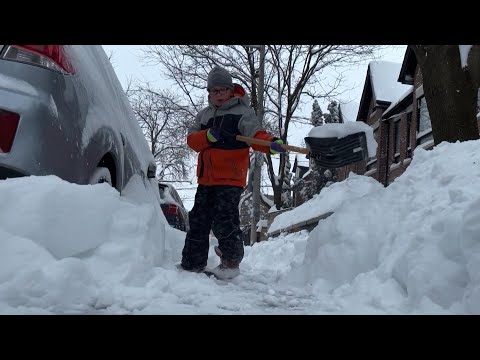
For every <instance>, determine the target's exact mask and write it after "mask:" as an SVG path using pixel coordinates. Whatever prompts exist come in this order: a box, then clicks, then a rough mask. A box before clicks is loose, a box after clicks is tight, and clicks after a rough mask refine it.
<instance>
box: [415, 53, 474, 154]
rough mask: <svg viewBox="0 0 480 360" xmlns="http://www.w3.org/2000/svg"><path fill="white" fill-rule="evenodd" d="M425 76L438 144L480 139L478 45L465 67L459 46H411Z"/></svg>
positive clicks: (426, 96) (430, 113) (429, 110)
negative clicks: (479, 130)
mask: <svg viewBox="0 0 480 360" xmlns="http://www.w3.org/2000/svg"><path fill="white" fill-rule="evenodd" d="M410 46H411V47H412V49H413V51H414V53H415V56H416V58H417V61H418V65H419V67H420V70H421V72H422V76H423V90H424V93H425V99H426V101H427V107H428V112H429V115H430V120H431V123H432V134H433V139H434V142H435V145H437V144H439V143H441V142H442V141H447V142H456V141H457V140H459V141H465V140H475V139H478V138H479V133H478V125H477V120H476V115H477V99H478V84H479V74H478V68H479V67H480V56H479V54H478V53H479V51H480V50H479V49H478V45H475V46H474V49H472V50H471V52H472V55H471V56H469V58H468V66H466V67H462V65H461V59H460V51H459V46H458V45H410Z"/></svg>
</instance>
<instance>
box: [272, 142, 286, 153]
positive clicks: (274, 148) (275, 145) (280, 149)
mask: <svg viewBox="0 0 480 360" xmlns="http://www.w3.org/2000/svg"><path fill="white" fill-rule="evenodd" d="M280 144H283V140H282V139H279V138H273V141H272V145H270V152H271V153H272V154H279V153H284V152H285V149H284V148H283V147H281V146H280Z"/></svg>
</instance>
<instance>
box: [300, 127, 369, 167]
mask: <svg viewBox="0 0 480 360" xmlns="http://www.w3.org/2000/svg"><path fill="white" fill-rule="evenodd" d="M305 143H306V145H307V148H308V149H309V151H310V154H309V155H308V156H307V158H312V159H313V160H314V161H315V164H317V166H320V167H322V168H327V169H336V168H339V167H342V166H346V165H350V164H353V163H356V162H359V161H362V160H367V159H368V148H367V138H366V136H365V133H364V132H363V131H361V132H357V133H354V134H350V135H347V136H345V137H343V138H336V137H334V138H333V137H332V138H315V137H306V138H305Z"/></svg>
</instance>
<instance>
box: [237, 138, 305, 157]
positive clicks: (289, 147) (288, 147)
mask: <svg viewBox="0 0 480 360" xmlns="http://www.w3.org/2000/svg"><path fill="white" fill-rule="evenodd" d="M236 139H237V140H238V141H243V142H245V143H247V144H256V145H263V146H268V147H270V145H272V142H271V141H267V140H260V139H254V138H251V137H248V136H242V135H237V137H236ZM280 146H281V147H282V148H284V149H285V150H290V151H293V152H296V153H300V154H305V155H308V154H309V153H310V151H308V149H306V148H301V147H298V146H292V145H285V144H281V145H280Z"/></svg>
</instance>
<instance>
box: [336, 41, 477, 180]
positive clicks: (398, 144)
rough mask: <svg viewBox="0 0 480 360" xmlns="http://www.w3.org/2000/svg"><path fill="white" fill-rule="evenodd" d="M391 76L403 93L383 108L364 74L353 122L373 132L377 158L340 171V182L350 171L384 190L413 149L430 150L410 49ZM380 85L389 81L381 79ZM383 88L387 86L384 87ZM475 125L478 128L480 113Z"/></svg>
mask: <svg viewBox="0 0 480 360" xmlns="http://www.w3.org/2000/svg"><path fill="white" fill-rule="evenodd" d="M369 71H370V65H369ZM392 71H393V69H392ZM392 75H396V76H398V78H397V80H396V82H397V83H398V84H402V85H404V89H406V90H405V91H404V93H403V94H402V95H400V96H399V97H398V99H396V100H395V101H394V102H391V103H390V105H389V106H388V107H387V108H385V102H384V101H380V102H379V101H378V99H377V98H375V96H374V95H373V93H374V91H373V90H374V86H375V83H374V81H373V79H371V76H370V77H369V75H368V73H367V79H366V81H365V85H364V90H363V94H362V100H361V104H360V108H359V112H358V115H357V121H364V122H366V123H367V124H369V125H370V126H372V127H373V128H374V136H375V139H376V140H377V143H378V149H377V156H376V157H375V158H372V159H369V161H367V162H366V163H365V162H361V163H358V164H353V165H350V166H348V167H345V168H342V169H341V171H342V173H341V178H342V180H343V179H345V178H346V177H347V176H348V173H349V172H350V171H353V172H355V173H357V174H363V175H367V176H372V177H373V178H375V179H377V180H378V181H379V182H381V183H382V184H384V185H385V186H388V185H389V184H391V183H392V181H393V180H395V178H397V177H398V176H400V175H401V174H402V173H403V172H404V171H405V170H406V168H407V167H408V165H409V164H410V161H411V159H412V156H413V152H414V149H415V148H416V147H419V146H421V147H423V148H424V149H426V150H429V149H432V148H433V146H434V141H433V134H432V126H431V122H430V116H429V113H428V109H427V103H426V99H425V95H424V92H423V79H422V73H421V71H420V68H419V66H418V64H417V59H416V57H415V54H414V52H413V50H412V49H411V48H410V47H407V49H406V51H405V56H404V58H403V62H402V64H401V67H400V69H399V71H394V72H393V73H392ZM381 81H382V82H386V81H389V80H388V79H387V78H384V79H382V80H381ZM384 86H388V84H387V83H385V84H384ZM367 104H369V105H368V107H367ZM479 111H480V97H479ZM477 121H478V123H479V127H480V112H479V114H478V115H477ZM339 170H340V169H339Z"/></svg>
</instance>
